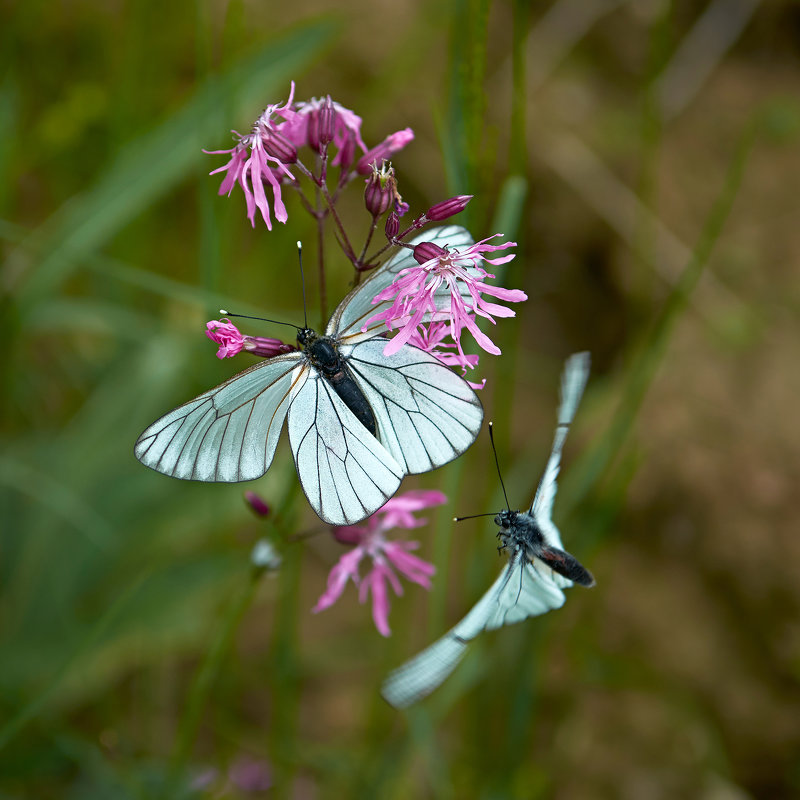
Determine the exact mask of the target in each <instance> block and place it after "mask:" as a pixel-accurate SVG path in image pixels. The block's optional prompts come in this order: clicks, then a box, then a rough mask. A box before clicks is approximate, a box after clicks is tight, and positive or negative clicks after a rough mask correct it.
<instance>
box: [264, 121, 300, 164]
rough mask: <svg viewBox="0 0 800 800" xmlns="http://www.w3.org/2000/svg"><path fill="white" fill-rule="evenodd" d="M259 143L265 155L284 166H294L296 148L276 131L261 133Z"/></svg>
mask: <svg viewBox="0 0 800 800" xmlns="http://www.w3.org/2000/svg"><path fill="white" fill-rule="evenodd" d="M261 141H262V143H263V145H264V150H265V151H266V153H267V155H270V156H272V157H273V158H277V159H278V161H281V162H283V163H284V164H294V163H295V162H296V161H297V148H296V147H295V146H294V144H292V142H290V141H289V140H288V139H287V138H286V137H285V136H283V135H282V134H280V133H278V132H277V131H274V130H269V129H266V130H264V131H263V132H262V133H261Z"/></svg>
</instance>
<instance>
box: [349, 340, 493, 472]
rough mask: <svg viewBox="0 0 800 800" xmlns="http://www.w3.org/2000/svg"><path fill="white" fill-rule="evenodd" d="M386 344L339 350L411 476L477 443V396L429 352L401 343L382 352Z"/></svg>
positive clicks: (385, 437) (385, 439) (384, 438)
mask: <svg viewBox="0 0 800 800" xmlns="http://www.w3.org/2000/svg"><path fill="white" fill-rule="evenodd" d="M385 344H386V342H385V340H384V339H373V340H371V341H366V342H361V343H359V344H356V345H354V346H352V347H342V348H341V350H340V352H341V354H342V355H343V356H344V358H345V359H346V360H347V366H348V368H349V369H350V372H351V373H352V375H353V379H354V380H355V381H356V383H357V384H358V386H359V388H360V389H361V391H362V392H363V393H364V396H365V397H366V398H367V401H368V402H369V404H370V406H371V408H372V411H373V413H374V415H375V419H376V421H377V423H378V435H379V438H380V440H381V443H382V444H383V446H384V447H385V448H386V449H387V450H388V451H389V452H390V453H391V454H392V455H393V456H394V458H395V459H396V460H397V461H398V462H399V463H400V464H401V465H402V466H403V469H404V471H405V472H407V473H409V474H411V475H415V474H417V473H420V472H427V471H429V470H432V469H436V468H437V467H440V466H442V465H443V464H447V463H448V462H449V461H452V460H453V459H454V458H456V457H457V456H459V455H460V454H461V453H463V452H464V451H465V450H466V449H467V448H468V447H469V446H470V445H471V444H472V443H473V442H474V441H475V437H476V436H477V435H478V431H479V430H480V427H481V422H482V421H483V408H482V407H481V403H480V400H478V397H477V395H476V394H475V392H473V391H472V389H470V387H469V385H468V384H467V382H466V381H465V380H463V379H462V378H460V377H459V376H458V375H456V374H455V373H454V372H453V371H452V370H451V369H450V368H449V367H446V366H445V365H444V364H442V363H441V362H440V361H438V360H437V359H436V358H434V357H433V356H431V355H430V354H429V353H425V352H423V351H422V350H419V349H417V348H416V347H412V346H410V345H405V346H404V347H401V348H400V350H399V351H398V352H397V353H395V354H393V355H391V356H385V355H384V354H383V349H384V346H385Z"/></svg>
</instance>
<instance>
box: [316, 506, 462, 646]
mask: <svg viewBox="0 0 800 800" xmlns="http://www.w3.org/2000/svg"><path fill="white" fill-rule="evenodd" d="M446 500H447V498H446V497H445V496H444V495H443V494H442V493H441V492H437V491H425V490H419V491H410V492H406V493H405V494H402V495H398V496H397V497H393V498H392V499H391V500H389V501H388V502H387V503H386V504H385V505H384V506H383V507H382V508H380V509H378V511H376V512H375V513H374V514H373V515H372V516H371V517H369V518H368V519H367V521H366V525H364V526H359V525H347V526H343V527H336V528H333V535H334V537H335V538H336V540H337V541H339V542H341V543H342V544H351V545H355V547H353V549H352V550H350V551H349V552H347V553H345V554H344V555H343V556H342V557H341V558H340V559H339V561H338V562H337V563H336V565H335V566H334V567H333V569H332V570H331V571H330V574H329V575H328V588H327V589H326V590H325V592H324V593H323V594H322V596H321V597H320V598H319V600H318V601H317V604H316V605H315V606H314V608H313V609H312V611H313V612H314V613H316V612H319V611H323V610H324V609H326V608H330V606H332V605H333V604H334V603H335V602H336V601H337V600H338V599H339V598H340V597H341V595H342V592H343V591H344V588H345V586H346V585H347V582H348V581H349V580H352V581H353V583H354V584H355V585H356V586H357V587H358V598H359V601H360V602H362V603H363V602H365V601H366V599H367V597H368V596H369V595H370V594H371V595H372V618H373V620H374V622H375V627H376V628H377V629H378V632H379V633H380V634H381V635H382V636H389V635H390V634H391V630H390V629H389V591H388V586H391V587H392V589H393V590H394V593H395V594H396V595H401V594H402V593H403V587H402V585H401V583H400V579H399V578H398V577H397V574H396V572H395V570H396V571H397V572H399V573H400V574H401V575H402V576H404V577H405V578H408V580H410V581H413V582H414V583H418V584H419V585H420V586H422V587H424V588H425V589H430V588H431V581H430V579H431V576H432V575H433V573H434V572H435V571H436V568H435V567H434V566H433V564H429V563H428V562H427V561H423V560H422V559H421V558H418V557H417V556H415V555H412V553H411V552H410V551H411V550H416V549H417V548H418V547H419V543H418V542H404V541H394V542H393V541H388V540H387V539H386V537H385V535H384V534H385V533H386V532H387V531H389V530H390V529H391V528H397V527H399V528H418V527H419V526H420V525H424V524H425V522H426V520H424V519H416V518H415V517H414V513H413V512H415V511H420V510H421V509H423V508H429V507H430V506H438V505H441V504H442V503H444V502H446ZM365 558H368V559H370V560H371V561H372V567H371V569H370V570H369V572H367V574H366V575H365V576H364V577H363V578H362V577H361V576H360V574H359V565H360V564H361V561H362V560H363V559H365Z"/></svg>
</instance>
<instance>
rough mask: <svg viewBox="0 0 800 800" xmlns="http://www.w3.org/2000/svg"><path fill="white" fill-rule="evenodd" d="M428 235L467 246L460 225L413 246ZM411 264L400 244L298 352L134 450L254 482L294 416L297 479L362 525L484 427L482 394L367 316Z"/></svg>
mask: <svg viewBox="0 0 800 800" xmlns="http://www.w3.org/2000/svg"><path fill="white" fill-rule="evenodd" d="M423 241H432V242H434V243H436V244H438V245H440V246H442V247H445V246H448V247H455V248H460V247H465V246H468V245H470V244H472V238H471V236H470V234H469V232H468V231H466V230H465V229H464V228H461V227H457V226H446V227H442V228H437V229H434V230H431V231H429V232H427V233H425V234H423V235H422V236H419V237H418V238H417V239H415V240H414V241H413V242H412V243H411V244H412V245H415V244H419V243H421V242H423ZM415 263H416V262H415V261H414V260H413V255H412V252H411V251H410V250H405V249H404V250H403V251H402V252H401V253H398V254H397V255H395V256H394V257H393V258H391V259H390V260H389V261H387V262H386V264H384V265H383V266H381V267H380V268H378V269H377V270H376V271H375V272H374V273H373V274H372V275H371V276H370V277H369V278H368V279H367V280H366V281H364V283H362V284H361V285H359V286H357V287H356V288H355V289H353V291H351V292H350V293H349V294H348V295H347V296H346V297H345V298H344V300H343V301H342V302H341V303H340V304H339V307H338V308H337V309H336V311H335V312H334V314H333V316H332V317H331V319H330V321H329V322H328V325H327V327H326V329H325V333H324V335H320V334H318V333H316V332H315V331H314V330H312V329H311V328H308V327H304V328H298V334H297V343H298V347H299V350H298V351H296V352H291V353H285V354H281V355H278V356H275V357H274V358H269V359H267V360H265V361H263V362H261V363H259V364H256V365H255V366H253V367H250V368H249V369H247V370H245V371H244V372H240V373H239V374H238V375H234V376H233V377H232V378H230V379H229V380H227V381H225V383H223V384H221V385H220V386H217V387H216V388H215V389H211V390H210V391H208V392H205V393H204V394H201V395H200V396H199V397H197V398H195V399H194V400H191V401H189V402H188V403H185V404H184V405H182V406H179V407H178V408H176V409H175V410H174V411H170V412H169V413H168V414H166V415H165V416H163V417H161V418H160V419H158V420H157V421H156V422H154V423H153V424H152V425H150V427H149V428H147V430H145V431H144V433H142V435H141V436H140V437H139V439H138V440H137V441H136V445H135V448H134V453H135V455H136V458H138V459H139V461H141V462H142V463H143V464H144V465H145V466H148V467H150V468H151V469H154V470H157V471H158V472H162V473H164V474H165V475H170V476H172V477H174V478H182V479H186V480H197V481H221V482H238V481H249V480H254V479H255V478H259V477H261V476H262V475H263V474H264V473H265V472H266V471H267V470H268V469H269V467H270V465H271V463H272V459H273V456H274V454H275V448H276V446H277V443H278V438H279V436H280V432H281V429H282V427H283V421H284V419H285V418H287V417H288V429H289V443H290V445H291V448H292V452H293V454H294V461H295V466H296V468H297V475H298V477H299V479H300V484H301V486H302V487H303V491H304V492H305V494H306V497H307V498H308V501H309V503H310V504H311V506H312V508H313V509H314V511H316V513H317V514H318V515H319V516H320V518H321V519H323V520H324V521H325V522H327V523H329V524H331V525H352V524H354V523H356V522H359V521H360V520H362V519H364V518H366V517H368V516H369V515H370V514H372V513H373V512H375V511H377V510H378V509H379V508H380V507H381V506H382V505H383V504H384V503H385V502H386V501H387V500H388V499H389V498H390V497H391V496H392V495H393V494H394V493H395V492H396V491H397V488H398V487H399V485H400V482H401V481H402V479H403V477H404V476H405V475H407V474H410V475H415V474H417V473H420V472H428V471H429V470H432V469H436V468H437V467H440V466H442V465H443V464H447V463H448V462H449V461H452V460H453V459H454V458H456V457H457V456H459V455H460V454H461V453H463V452H464V451H465V450H466V449H467V448H468V447H469V446H470V445H471V444H472V443H473V442H474V441H475V438H476V436H477V435H478V431H479V430H480V427H481V422H482V421H483V408H482V407H481V403H480V401H479V400H478V398H477V396H476V395H475V393H474V392H473V391H472V389H471V388H470V387H469V386H468V384H467V383H466V381H464V380H463V379H462V378H461V377H460V376H458V375H456V374H455V373H454V372H452V370H450V369H449V368H448V367H446V366H445V365H443V364H442V363H441V362H440V361H438V360H437V359H436V358H434V357H433V356H432V355H430V354H428V353H426V352H424V351H422V350H420V349H418V348H416V347H413V346H412V345H409V344H406V345H404V346H403V347H401V349H400V350H399V351H398V352H397V353H395V354H393V355H390V356H385V355H384V354H383V350H384V347H385V345H386V339H384V338H383V337H380V336H379V335H380V334H381V333H382V332H383V331H385V327H384V325H383V323H382V322H379V321H378V322H373V323H370V324H367V322H368V320H369V319H370V318H371V317H372V316H373V315H375V314H376V313H378V312H380V311H382V310H384V309H385V308H387V307H388V305H389V304H388V303H379V304H376V305H373V304H372V299H373V298H374V297H375V296H376V295H377V294H378V293H379V292H380V291H381V290H383V289H384V288H386V287H387V286H389V285H390V284H391V283H392V281H393V280H394V279H395V278H396V277H397V274H398V273H399V272H400V271H401V270H402V269H405V268H406V267H409V266H413V265H414V264H415ZM435 299H436V304H437V306H439V307H441V308H445V307H446V306H447V305H449V295H448V294H446V288H445V287H442V288H441V290H440V293H439V294H438V295H437V296H436V298H435ZM365 326H366V327H365ZM362 328H364V330H362Z"/></svg>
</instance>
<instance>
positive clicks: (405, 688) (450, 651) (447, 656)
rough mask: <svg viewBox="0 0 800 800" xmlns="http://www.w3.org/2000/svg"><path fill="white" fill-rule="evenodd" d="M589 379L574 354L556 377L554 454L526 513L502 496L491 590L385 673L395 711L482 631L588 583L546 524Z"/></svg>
mask: <svg viewBox="0 0 800 800" xmlns="http://www.w3.org/2000/svg"><path fill="white" fill-rule="evenodd" d="M588 375H589V354H588V353H577V354H575V355H573V356H570V358H569V359H567V363H566V365H565V367H564V372H563V375H562V377H561V403H560V405H559V409H558V424H557V426H556V433H555V438H554V440H553V448H552V450H551V452H550V458H549V459H548V462H547V466H546V467H545V471H544V475H543V476H542V479H541V480H540V481H539V487H538V488H537V490H536V495H535V497H534V498H533V503H531V507H530V509H528V511H524V512H523V511H511V510H510V508H509V506H508V499H507V498H506V509H505V510H503V511H500V512H499V513H498V514H497V516H496V517H495V519H494V521H495V523H496V524H497V525H498V526H499V527H500V531H499V532H498V534H497V537H498V539H499V540H500V547H499V548H498V549H499V550H502V551H506V552H507V553H508V564H507V565H506V567H505V569H504V570H503V571H502V572H501V573H500V576H499V577H498V578H497V580H496V581H495V582H494V583H493V584H492V586H491V588H490V589H489V591H487V592H486V594H484V595H483V597H481V599H480V600H478V602H477V603H476V604H475V606H474V607H473V608H472V610H471V611H470V612H469V613H468V614H467V615H466V616H465V617H464V618H463V619H462V620H461V621H460V622H459V623H458V624H457V625H456V626H455V627H453V628H451V629H450V630H449V631H448V632H447V633H446V634H445V635H444V636H442V637H441V638H440V639H438V640H437V641H436V642H434V643H433V644H432V645H430V646H429V647H427V648H426V649H425V650H423V651H422V652H420V653H418V654H417V655H416V656H414V657H413V658H411V659H410V660H408V661H406V663H405V664H403V665H402V666H400V667H398V668H397V669H395V670H393V671H392V672H391V673H390V674H389V675H388V677H387V678H386V680H385V681H384V682H383V685H382V686H381V694H382V695H383V697H384V699H385V700H386V701H387V702H388V703H389V704H390V705H392V706H394V707H395V708H407V707H408V706H410V705H413V704H414V703H416V702H417V701H418V700H421V699H422V698H423V697H426V696H427V695H428V694H430V693H431V692H432V691H433V690H434V689H436V688H437V687H438V686H439V685H440V684H441V683H442V682H443V681H444V680H445V678H447V676H448V675H450V673H451V672H452V671H453V670H454V669H455V668H456V666H457V665H458V663H459V661H461V659H462V657H463V656H464V654H465V653H466V651H467V645H468V643H469V642H470V641H472V639H474V638H475V637H476V636H477V635H478V634H479V633H480V632H481V631H485V630H494V629H495V628H500V627H502V626H503V625H511V624H513V623H515V622H521V621H522V620H524V619H527V618H528V617H533V616H536V615H538V614H544V613H546V612H547V611H550V610H551V609H554V608H560V607H561V606H562V605H563V604H564V601H565V599H566V598H565V597H564V592H563V591H562V590H563V589H565V588H566V587H568V586H572V584H573V583H579V584H580V585H581V586H593V585H594V578H593V577H592V575H591V574H590V573H589V571H588V570H587V569H586V568H585V567H584V566H583V565H582V564H580V563H579V562H578V560H577V559H576V558H575V557H574V556H572V555H570V554H569V553H567V552H566V551H565V550H564V547H563V545H562V543H561V535H560V534H559V532H558V528H556V526H555V525H554V524H553V520H552V511H553V500H554V498H555V494H556V478H557V477H558V470H559V466H560V463H561V450H562V448H563V446H564V440H565V439H566V438H567V432H568V431H569V426H570V423H571V422H572V419H573V417H574V416H575V411H576V410H577V407H578V403H579V402H580V399H581V395H582V394H583V390H584V387H585V386H586V380H587V378H588ZM490 425H491V423H490ZM490 433H491V427H490ZM492 445H493V446H494V442H493V443H492ZM496 458H497V454H496V453H495V459H496ZM498 472H499V468H498ZM501 483H502V480H501ZM503 493H504V494H505V488H504V489H503ZM481 516H482V515H481ZM487 516H488V515H487Z"/></svg>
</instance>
